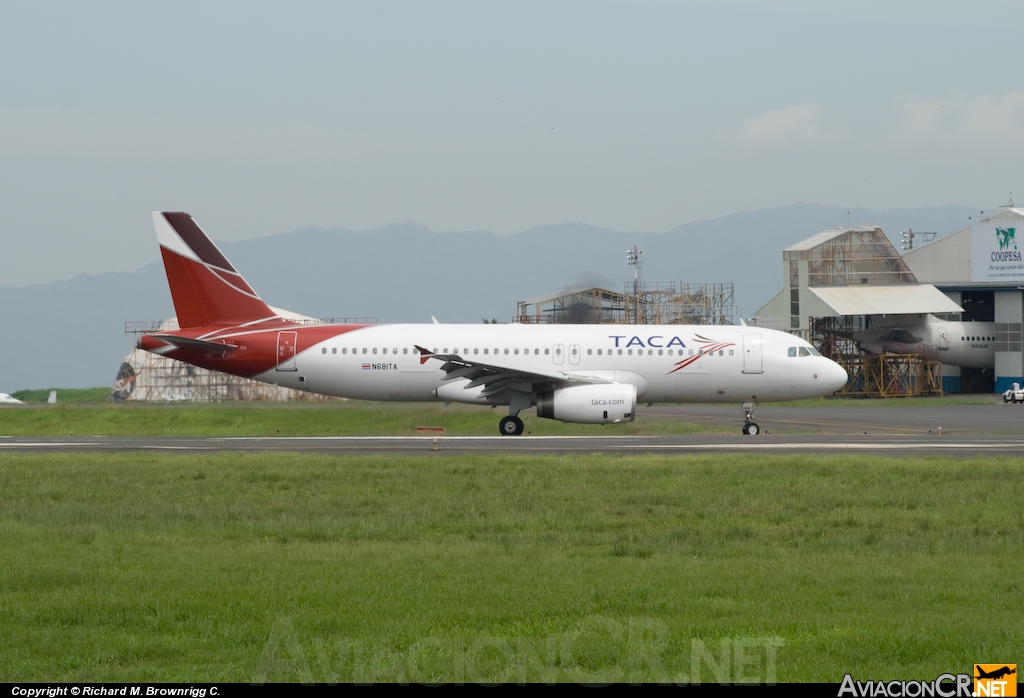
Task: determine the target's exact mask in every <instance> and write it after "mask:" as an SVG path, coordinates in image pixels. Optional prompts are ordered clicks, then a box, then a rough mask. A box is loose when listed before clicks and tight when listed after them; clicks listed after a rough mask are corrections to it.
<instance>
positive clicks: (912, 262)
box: [903, 205, 1024, 393]
mask: <svg viewBox="0 0 1024 698" xmlns="http://www.w3.org/2000/svg"><path fill="white" fill-rule="evenodd" d="M983 215H984V214H983ZM1022 224H1024V209H1020V208H1014V207H1013V206H1012V205H1011V206H1009V207H1006V208H1005V209H1003V210H1002V211H1000V212H999V213H997V214H995V215H991V216H987V217H984V218H980V217H979V219H978V220H975V221H973V222H972V223H971V225H969V226H968V227H966V228H964V229H963V230H960V231H957V232H955V233H953V234H952V235H947V236H946V237H944V238H941V239H939V240H936V241H935V242H932V243H929V244H927V245H924V246H922V247H919V248H917V249H913V250H910V251H908V252H907V253H906V254H905V255H904V256H903V259H904V260H905V261H906V263H907V265H908V266H909V267H910V268H911V269H913V270H914V273H915V274H916V275H917V278H918V279H920V280H921V281H923V282H927V283H930V284H933V285H934V286H935V287H936V288H938V289H940V290H941V291H942V292H943V293H945V294H946V296H948V297H949V298H950V299H952V300H953V301H955V302H956V303H959V304H960V305H961V306H962V307H963V310H964V312H963V318H962V319H963V320H964V321H971V320H973V321H978V322H995V334H994V336H995V340H994V342H995V355H996V359H995V371H994V386H993V390H994V392H997V393H1001V392H1003V391H1005V390H1006V389H1008V388H1009V387H1010V385H1011V384H1012V383H1014V382H1018V383H1021V384H1022V385H1024V335H1022V328H1024V292H1022V289H1024V259H1022V256H1021V253H1022V250H1021V246H1022V242H1024V241H1018V240H1017V235H1016V234H1017V231H1018V230H1020V229H1021V227H1022Z"/></svg>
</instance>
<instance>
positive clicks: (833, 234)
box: [783, 226, 875, 252]
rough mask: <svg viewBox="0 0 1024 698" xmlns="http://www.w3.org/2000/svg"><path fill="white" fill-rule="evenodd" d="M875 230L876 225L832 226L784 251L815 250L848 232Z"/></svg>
mask: <svg viewBox="0 0 1024 698" xmlns="http://www.w3.org/2000/svg"><path fill="white" fill-rule="evenodd" d="M874 230H875V226H871V227H867V226H854V227H853V228H830V229H828V230H823V231H821V232H820V233H818V234H817V235H812V236H811V237H809V238H807V239H806V240H801V241H800V242H798V243H796V244H795V245H790V246H789V247H787V248H786V249H785V250H783V251H784V252H798V251H802V250H813V249H814V248H815V247H818V246H819V245H823V244H825V243H826V242H828V241H830V240H835V239H836V238H837V237H840V236H842V235H845V234H847V233H869V232H872V231H874Z"/></svg>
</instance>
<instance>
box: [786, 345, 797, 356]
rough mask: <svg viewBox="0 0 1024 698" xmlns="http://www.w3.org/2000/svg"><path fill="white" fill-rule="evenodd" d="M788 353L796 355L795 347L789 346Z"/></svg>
mask: <svg viewBox="0 0 1024 698" xmlns="http://www.w3.org/2000/svg"><path fill="white" fill-rule="evenodd" d="M788 353H789V355H790V356H796V347H790V348H789V352H788Z"/></svg>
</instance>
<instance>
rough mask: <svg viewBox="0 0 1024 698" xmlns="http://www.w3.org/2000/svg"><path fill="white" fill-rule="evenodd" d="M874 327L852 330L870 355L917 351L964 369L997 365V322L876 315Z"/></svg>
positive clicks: (922, 354) (925, 315)
mask: <svg viewBox="0 0 1024 698" xmlns="http://www.w3.org/2000/svg"><path fill="white" fill-rule="evenodd" d="M874 323H875V326H874V327H871V328H870V329H867V330H861V331H859V332H854V333H853V340H854V341H855V342H856V343H857V344H858V346H860V348H861V349H862V350H863V351H865V352H866V353H868V354H875V355H880V354H918V355H920V356H923V357H925V358H927V359H932V360H935V361H941V362H942V363H944V364H947V365H949V366H961V367H963V368H995V365H996V345H995V333H996V326H995V323H994V322H962V321H951V320H942V319H939V318H937V317H935V316H934V315H931V314H923V315H890V316H887V317H884V318H875V319H874Z"/></svg>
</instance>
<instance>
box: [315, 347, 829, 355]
mask: <svg viewBox="0 0 1024 698" xmlns="http://www.w3.org/2000/svg"><path fill="white" fill-rule="evenodd" d="M378 351H379V352H380V353H381V354H384V355H386V354H388V349H387V347H384V348H383V349H379V350H378V348H377V347H373V348H368V347H363V348H362V349H359V348H357V347H353V348H352V353H353V354H359V353H362V354H376V353H378ZM454 351H455V353H458V352H459V349H458V347H456V348H455V349H454ZM509 351H510V350H508V349H505V350H503V351H502V350H499V349H495V350H494V354H495V355H496V356H497V355H498V354H500V353H504V354H505V355H506V356H507V355H508V354H509ZM789 351H790V354H789V355H790V356H796V354H795V353H794V352H796V347H791V348H790V350H789ZM800 351H801V354H800V356H807V353H806V352H807V349H805V348H803V347H801V348H800ZM811 351H814V350H813V349H812V350H811ZM321 352H322V353H324V354H326V353H327V347H323V349H321ZM390 352H391V354H393V355H396V356H397V355H398V349H391V350H390ZM433 352H434V353H435V354H437V353H442V354H447V353H448V347H445V348H444V349H443V350H442V351H441V352H438V350H437V348H434V350H433ZM613 352H616V353H617V355H618V356H623V355H625V356H633V350H632V349H625V350H623V349H615V350H613V349H607V350H603V349H598V350H597V355H598V356H604V355H605V353H607V355H608V356H612V355H613ZM665 352H666V350H664V349H658V354H657V355H658V356H664V355H665ZM667 352H668V355H669V356H693V355H694V353H697V354H699V355H700V356H704V355H713V354H714V353H715V352H713V351H707V350H705V349H697V350H696V352H694V350H693V349H688V350H686V349H680V350H679V351H678V352H675V353H673V352H674V350H672V349H668V350H667ZM331 353H332V354H337V353H338V348H337V347H332V348H331ZM341 353H342V354H348V353H349V350H348V347H342V348H341ZM408 353H409V348H408V347H405V348H403V349H402V354H408ZM413 353H414V354H415V353H416V350H415V349H413ZM471 353H472V354H473V355H477V356H478V355H479V354H480V349H479V348H475V349H473V350H472V352H471V351H470V350H469V349H468V348H466V349H463V350H462V355H463V356H469V355H470V354H471ZM483 353H484V354H490V353H491V351H490V349H484V350H483ZM511 353H512V354H513V355H514V356H519V349H512V350H511ZM540 353H541V350H540V349H533V355H534V356H539V355H540ZM555 353H556V354H557V355H559V356H561V353H562V352H561V349H556V350H555ZM734 353H735V352H734V350H732V349H730V350H729V356H733V355H734ZM523 354H524V355H528V354H530V349H523ZM550 354H551V350H550V349H545V350H544V355H545V356H548V355H550ZM593 354H594V350H593V349H587V355H588V356H592V355H593ZM815 354H817V352H815ZM575 355H576V350H575V349H574V350H573V356H575ZM636 355H637V356H644V350H643V349H637V350H636ZM718 355H719V356H725V350H724V349H719V350H718ZM647 356H654V349H648V350H647Z"/></svg>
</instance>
